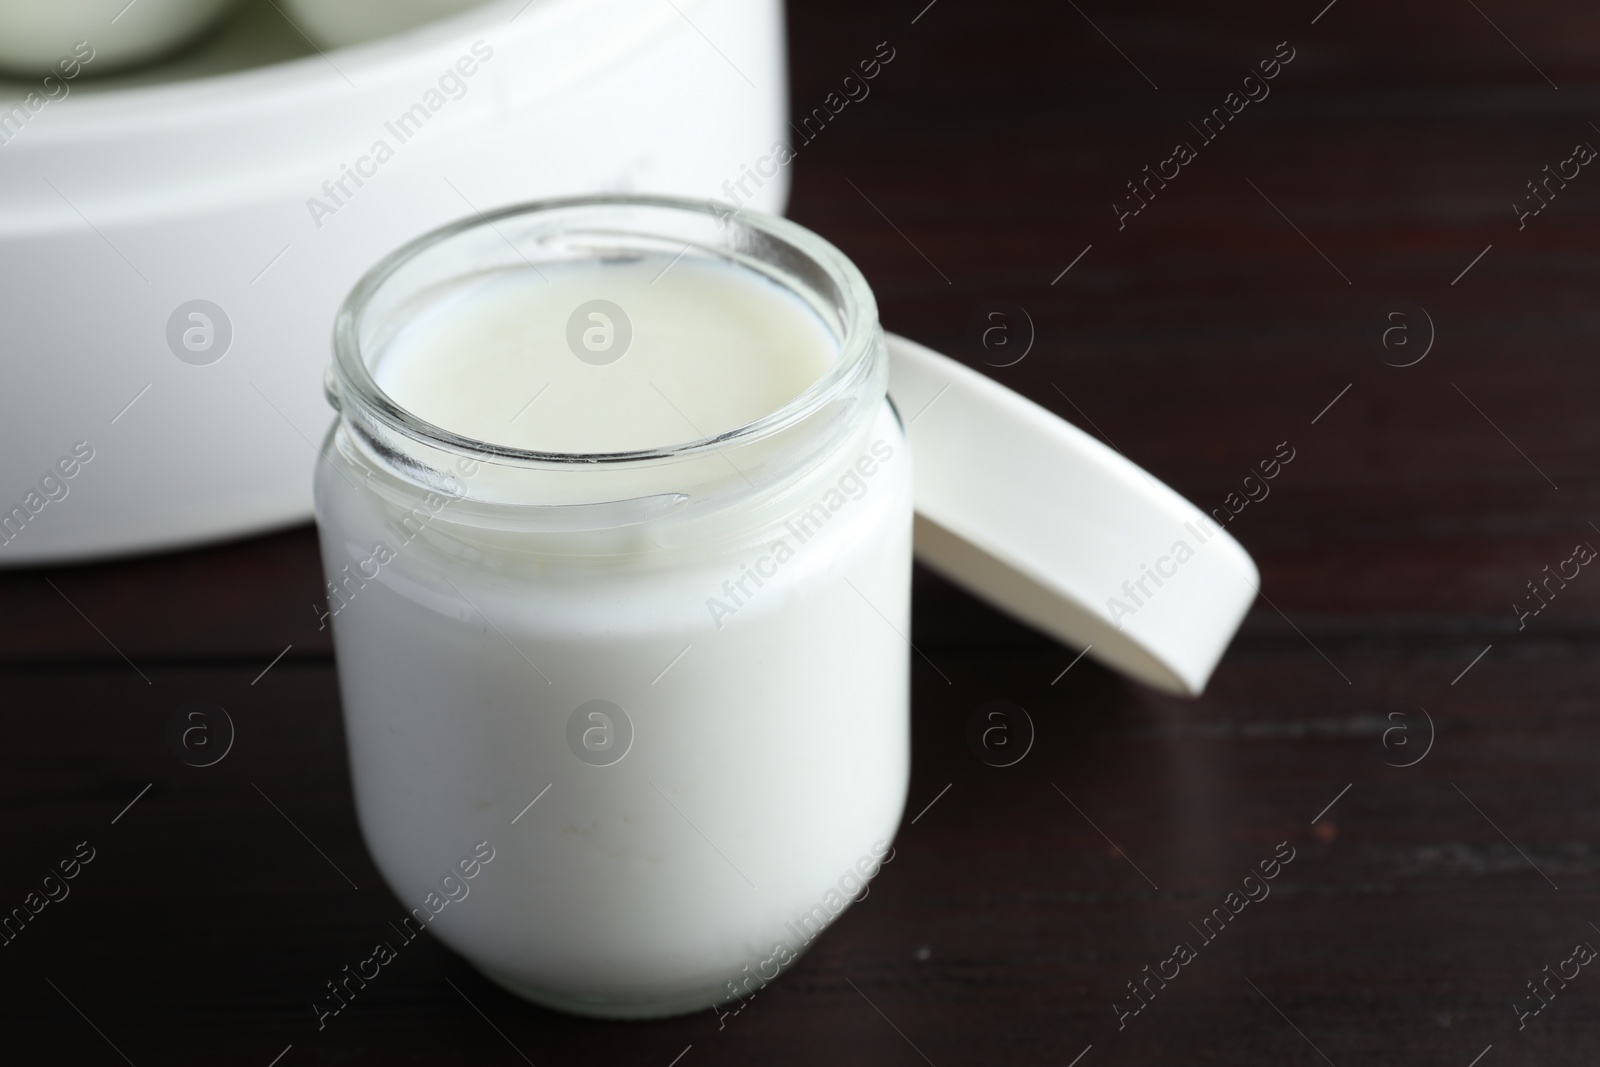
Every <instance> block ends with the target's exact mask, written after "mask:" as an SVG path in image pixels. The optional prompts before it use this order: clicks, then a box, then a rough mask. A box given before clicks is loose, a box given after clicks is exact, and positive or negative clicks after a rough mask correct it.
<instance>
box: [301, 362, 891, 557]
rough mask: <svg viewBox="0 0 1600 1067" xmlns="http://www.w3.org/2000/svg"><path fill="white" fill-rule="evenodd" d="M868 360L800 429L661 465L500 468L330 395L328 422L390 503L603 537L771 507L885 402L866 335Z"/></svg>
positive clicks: (469, 521)
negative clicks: (423, 501)
mask: <svg viewBox="0 0 1600 1067" xmlns="http://www.w3.org/2000/svg"><path fill="white" fill-rule="evenodd" d="M875 334H876V336H875V337H874V338H873V339H872V344H871V346H870V348H869V357H870V358H868V359H864V360H861V361H860V362H859V363H858V365H857V366H856V368H855V371H854V373H853V374H851V375H850V376H849V377H848V378H845V379H843V380H842V382H841V388H839V389H837V390H835V391H833V392H831V393H830V394H829V395H828V396H827V397H826V398H825V399H823V401H822V402H820V403H817V404H815V405H814V406H813V407H812V409H811V410H809V411H808V412H806V413H805V415H804V417H803V418H799V419H795V420H791V421H788V422H786V423H785V424H783V425H781V426H779V427H777V428H775V429H774V430H773V431H772V432H770V433H766V434H762V435H758V436H757V435H753V436H737V435H726V439H723V440H718V439H711V440H707V441H701V442H696V443H694V444H693V445H692V446H690V447H686V448H683V449H679V450H677V451H675V452H673V453H672V454H670V455H665V456H659V457H651V458H644V459H611V458H600V457H597V458H595V459H593V460H591V461H588V462H542V463H541V462H534V461H527V460H520V459H515V458H507V457H506V456H504V455H502V454H500V451H499V450H496V449H495V448H494V446H492V445H488V444H484V445H482V446H481V447H476V448H475V447H472V446H470V445H462V444H459V443H456V442H450V443H444V442H439V441H429V440H425V439H420V438H418V437H415V436H412V435H409V434H404V433H401V432H398V431H396V430H395V429H394V428H393V427H392V426H389V425H388V424H386V423H385V422H383V421H382V420H380V419H378V418H376V417H374V415H373V414H372V412H371V411H370V410H368V409H367V408H366V406H365V405H362V404H360V403H351V402H348V401H347V400H346V399H345V398H344V397H342V396H341V395H339V394H338V393H337V392H336V388H337V387H336V385H334V384H333V383H332V382H330V383H329V387H328V392H329V399H330V402H331V403H333V405H334V406H335V407H336V408H337V409H338V410H339V424H338V426H337V427H336V430H335V433H334V445H335V447H337V448H339V449H340V451H341V452H343V453H344V454H345V455H346V456H347V458H349V459H350V460H351V461H352V462H353V463H354V464H355V465H356V466H358V467H359V468H361V469H363V470H365V471H366V472H367V475H366V476H367V481H368V484H369V485H373V484H375V483H376V485H377V486H378V487H380V491H382V493H383V495H385V496H389V497H391V498H392V499H393V500H394V501H395V502H396V503H405V502H406V499H405V498H406V497H408V496H410V497H417V496H425V495H432V496H435V497H437V498H439V499H442V500H447V501H449V513H450V516H451V519H452V521H454V522H457V523H462V524H466V525H473V526H481V527H485V528H490V529H517V530H526V531H529V532H535V531H548V532H563V531H581V530H600V529H611V528H616V527H623V526H634V525H639V524H642V523H649V522H654V521H657V520H660V519H664V518H667V517H668V516H677V517H679V518H681V519H682V520H684V521H693V520H694V519H696V518H697V517H699V516H702V515H706V514H709V513H712V512H719V511H723V510H726V509H733V508H738V507H741V506H749V505H759V504H760V503H761V502H762V501H765V500H770V499H774V498H777V497H780V496H782V495H783V494H784V493H785V492H786V491H787V490H788V489H789V488H790V487H792V486H794V485H796V484H797V483H799V482H801V481H803V480H804V479H805V478H806V476H807V475H808V474H810V473H811V472H813V471H815V470H816V469H817V468H818V467H820V466H823V465H826V464H828V463H829V462H830V461H831V460H833V459H834V458H836V457H837V456H838V455H839V454H840V453H841V452H842V451H843V450H847V449H848V448H850V447H851V446H852V444H853V443H854V442H856V441H857V439H858V438H860V436H861V435H862V434H863V433H864V432H865V430H866V427H867V426H868V425H869V424H870V423H871V422H872V421H873V419H874V418H875V417H876V415H877V412H878V410H879V408H880V407H881V406H882V404H883V402H884V397H885V394H886V392H887V386H888V355H887V351H886V349H885V347H884V342H883V337H882V333H881V331H875Z"/></svg>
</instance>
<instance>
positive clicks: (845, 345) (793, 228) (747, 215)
mask: <svg viewBox="0 0 1600 1067" xmlns="http://www.w3.org/2000/svg"><path fill="white" fill-rule="evenodd" d="M586 209H594V210H595V211H604V210H607V209H618V210H622V211H628V210H633V209H640V210H645V211H650V210H655V211H660V212H665V213H668V214H673V213H677V214H679V215H680V217H681V218H683V219H685V220H687V221H690V222H693V223H695V224H697V225H701V226H704V223H705V220H706V219H708V218H710V219H715V220H716V221H717V225H718V227H722V226H732V227H738V228H740V229H741V230H742V231H743V232H744V234H745V236H746V237H747V238H749V239H750V240H754V241H757V242H766V243H769V244H773V245H777V246H780V247H783V248H784V250H785V251H786V252H788V253H790V254H792V255H797V256H798V257H800V259H801V261H803V264H804V266H805V267H807V268H809V269H810V270H813V271H815V272H817V273H819V274H820V276H821V277H823V278H825V279H827V281H828V282H829V283H830V287H831V288H832V289H833V290H834V292H833V293H832V294H831V296H832V298H833V300H834V301H835V302H836V304H835V307H834V312H835V315H836V320H837V321H836V322H835V323H832V324H830V330H834V331H836V332H837V334H838V336H837V341H838V346H839V349H838V357H837V358H836V359H835V360H834V362H833V363H832V364H831V365H830V366H829V367H828V369H827V370H826V371H824V372H823V374H822V375H821V376H820V377H818V378H817V380H816V381H814V382H812V383H811V385H809V386H808V387H807V388H806V389H804V390H803V391H802V392H800V393H799V394H798V395H797V396H795V397H793V398H792V399H791V400H789V401H787V402H786V403H784V404H783V405H781V406H779V407H778V408H776V409H775V410H773V411H770V412H768V413H767V414H765V415H763V416H761V417H759V418H757V419H754V420H751V421H750V422H746V423H744V424H742V425H740V426H736V427H734V428H732V429H729V430H726V431H723V432H721V433H718V434H714V435H711V436H706V437H701V438H698V439H693V440H689V441H683V442H677V443H674V444H670V445H663V446H659V447H651V448H642V449H633V450H628V451H619V452H547V451H539V450H534V449H526V448H518V447H514V446H510V445H502V444H495V443H493V442H489V441H482V440H479V439H477V438H474V437H469V436H465V435H463V434H459V433H456V432H454V431H452V430H449V429H446V428H445V427H442V426H438V425H436V424H434V423H431V422H428V421H426V420H424V419H422V418H420V417H418V416H417V415H415V414H414V413H412V412H411V411H409V410H408V409H406V408H405V407H402V406H401V405H400V404H399V403H397V402H396V401H395V400H394V399H393V398H392V397H390V396H389V394H388V393H387V392H385V391H384V390H383V388H382V387H381V386H379V385H378V383H377V380H376V378H375V377H374V376H373V373H372V367H371V366H370V365H369V363H368V357H369V356H374V355H376V352H371V351H368V350H367V346H366V345H364V344H363V335H364V333H367V332H368V330H369V327H370V325H371V324H370V323H368V322H367V321H366V320H367V317H368V314H369V312H370V311H371V310H372V308H371V306H372V303H373V301H374V299H375V298H376V297H377V296H378V295H379V294H380V293H381V292H382V291H383V289H384V286H385V285H386V283H388V282H390V281H391V280H392V279H394V277H395V275H396V274H397V273H399V272H400V271H401V270H403V269H404V268H405V267H407V266H408V265H410V264H412V263H414V262H416V261H417V260H418V259H419V258H420V257H422V256H423V255H425V254H427V253H428V252H430V251H432V250H435V249H437V248H439V247H440V246H441V245H444V244H445V243H446V242H448V241H450V240H452V239H454V238H457V237H460V236H463V235H467V234H470V233H472V232H473V231H481V230H486V229H489V230H494V231H495V232H496V233H500V230H499V227H498V226H497V225H496V224H497V223H499V222H503V221H507V220H512V219H523V218H533V217H537V216H540V215H549V216H552V217H558V216H559V215H560V214H561V213H563V212H574V213H581V212H583V211H585V210H586ZM582 231H583V232H584V233H587V234H594V233H598V232H605V233H608V234H610V235H612V236H614V237H618V238H622V239H626V238H628V237H630V236H631V237H633V238H635V239H644V240H655V239H670V240H672V241H673V242H682V243H683V246H684V247H683V252H681V253H679V254H680V255H683V254H687V253H688V252H690V251H698V252H699V253H700V254H702V255H707V256H711V257H715V258H718V259H723V260H727V261H730V262H732V263H733V264H735V265H736V266H741V267H745V268H748V269H755V270H757V271H758V273H761V274H763V275H765V276H767V277H768V278H769V279H770V280H777V279H775V278H773V275H772V274H771V272H770V271H767V270H763V269H761V265H760V264H758V262H757V261H756V260H755V259H754V258H751V257H745V256H741V255H739V254H738V253H737V252H736V251H730V249H729V248H728V247H726V246H718V245H714V244H711V243H704V244H700V243H697V242H696V241H695V240H694V239H693V237H692V236H691V237H689V238H685V237H683V236H681V235H679V234H664V233H661V234H658V233H650V232H647V231H644V230H638V229H630V228H628V226H627V224H626V223H625V222H624V223H621V224H617V225H611V226H606V227H597V226H596V225H594V224H593V223H592V222H591V223H590V224H588V225H586V226H584V227H582ZM550 232H551V234H555V235H559V234H561V233H562V232H563V230H562V229H561V228H560V227H559V225H558V226H557V227H556V228H554V229H552V230H551V231H550ZM500 237H501V238H502V239H503V240H504V241H505V242H506V243H507V244H509V245H511V247H512V249H513V250H514V251H517V252H518V254H519V255H520V254H521V252H520V250H519V249H517V248H516V246H515V244H512V242H511V239H510V238H508V237H505V235H504V234H503V233H500ZM745 243H746V244H748V243H749V241H748V240H747V241H746V242H745ZM524 258H526V257H524ZM800 284H804V281H803V280H801V281H800ZM877 336H878V309H877V302H876V300H875V299H874V297H873V295H872V290H871V288H870V287H869V286H868V285H867V281H866V278H865V277H863V276H862V274H861V271H860V270H859V269H858V268H857V267H856V265H855V264H854V263H852V262H850V260H849V258H848V257H846V256H845V255H844V253H842V252H840V251H839V249H837V248H835V247H834V246H833V244H832V243H830V242H829V241H827V240H824V239H823V238H822V237H819V236H818V235H817V234H815V233H812V232H811V231H810V230H807V229H806V228H805V227H803V226H800V225H797V224H796V223H793V222H790V221H788V220H787V219H783V218H779V217H777V216H774V215H768V214H765V213H763V212H758V211H753V210H749V209H738V210H735V209H734V208H733V206H732V205H728V204H722V203H719V202H717V201H712V200H705V201H697V200H690V199H686V198H681V197H670V196H636V195H624V194H603V195H591V196H580V197H563V198H555V199H547V200H534V201H528V202H524V203H520V204H514V205H511V206H508V207H504V208H499V209H496V210H494V211H490V212H478V213H476V214H474V215H471V216H468V217H465V218H462V219H460V220H458V221H456V222H453V223H449V224H447V225H444V226H441V227H439V228H437V229H434V230H431V231H429V232H428V233H425V234H423V235H422V236H420V237H417V238H415V239H413V240H411V241H409V242H407V243H406V244H404V245H402V246H400V247H399V248H397V249H396V250H395V251H393V252H391V253H390V254H389V255H387V256H385V257H384V258H383V259H381V260H380V261H378V263H376V264H375V265H374V266H373V267H372V268H370V269H369V270H368V271H367V272H366V273H365V274H364V275H362V277H361V279H360V280H359V281H358V282H357V283H356V285H355V287H354V288H353V289H352V290H351V291H350V294H349V296H347V297H346V298H345V300H344V303H343V304H342V305H341V306H340V308H339V312H338V315H337V317H336V318H335V320H334V329H333V365H332V367H331V368H330V372H329V376H328V380H327V392H328V400H329V403H331V404H332V405H333V406H334V408H335V409H337V410H340V411H343V412H345V413H347V414H354V413H359V414H360V415H361V416H363V417H364V419H367V420H372V421H374V422H376V423H377V424H378V425H379V426H380V427H382V428H383V429H385V430H387V431H389V432H391V433H395V434H399V435H401V436H403V437H405V438H408V439H410V440H412V441H415V442H417V443H419V444H423V445H426V446H429V447H432V448H436V449H440V450H442V451H445V452H449V453H454V454H457V455H460V456H463V457H468V458H471V459H475V460H479V461H483V460H492V461H494V462H497V463H500V464H504V465H507V466H513V467H528V468H543V469H552V468H554V469H572V468H581V467H593V466H596V465H617V464H649V463H655V462H661V461H671V460H678V459H683V458H687V457H692V456H697V455H701V454H704V453H708V452H715V451H719V450H721V449H724V448H727V447H729V446H735V445H743V444H747V443H752V442H755V441H760V440H762V439H765V438H767V437H771V436H773V435H775V434H779V433H782V432H783V431H785V430H788V429H790V428H791V427H794V426H796V425H798V424H800V423H803V422H805V421H806V420H807V419H809V418H810V417H811V416H812V415H814V414H815V413H817V412H818V411H820V410H822V409H823V408H826V407H828V406H829V405H831V404H833V403H834V402H836V401H837V400H838V399H839V398H840V397H841V395H842V394H845V393H847V392H848V391H849V390H851V389H852V388H854V387H855V386H856V385H857V384H858V383H859V382H860V380H861V379H862V378H863V377H864V376H865V375H866V374H868V373H870V370H871V366H872V363H873V359H874V355H875V351H876V345H877ZM376 347H378V348H381V347H382V346H381V345H379V346H376ZM352 409H354V411H352Z"/></svg>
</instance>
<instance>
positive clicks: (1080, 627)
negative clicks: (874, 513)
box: [887, 334, 1260, 696]
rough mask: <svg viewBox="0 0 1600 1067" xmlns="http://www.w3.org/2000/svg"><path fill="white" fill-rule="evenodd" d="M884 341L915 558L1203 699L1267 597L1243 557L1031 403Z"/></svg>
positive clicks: (904, 344)
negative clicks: (909, 490)
mask: <svg viewBox="0 0 1600 1067" xmlns="http://www.w3.org/2000/svg"><path fill="white" fill-rule="evenodd" d="M887 340H888V348H889V364H890V371H889V377H890V383H889V392H890V394H891V396H892V397H893V398H894V402H895V406H896V407H897V408H898V409H899V411H900V415H901V418H902V419H903V420H904V422H905V426H906V432H907V434H908V436H909V437H910V438H911V443H912V454H913V456H914V457H915V463H914V470H915V483H916V484H915V497H916V533H915V539H916V553H917V556H918V558H919V559H921V560H922V561H923V562H924V563H926V564H927V565H929V566H931V567H932V568H933V569H934V570H936V571H939V572H940V573H942V574H943V575H945V577H947V578H949V579H951V580H952V581H954V582H955V583H956V584H957V585H960V586H963V587H964V588H966V589H967V590H968V591H969V592H971V593H972V594H973V595H975V596H977V597H978V598H979V599H981V600H985V601H987V602H989V603H991V604H993V605H994V606H995V607H997V608H999V609H1001V610H1003V611H1005V612H1007V613H1009V614H1012V615H1015V616H1017V617H1019V618H1021V619H1023V620H1025V621H1027V622H1029V623H1031V624H1033V625H1034V626H1037V627H1038V628H1040V629H1041V630H1044V631H1045V632H1046V633H1048V634H1050V635H1051V636H1053V637H1055V638H1057V639H1059V640H1061V641H1064V642H1066V643H1067V644H1069V645H1072V646H1074V647H1076V648H1079V649H1082V650H1084V652H1085V653H1086V654H1087V655H1089V656H1091V657H1092V658H1094V659H1096V660H1099V661H1100V662H1101V663H1104V664H1105V665H1106V666H1108V667H1110V668H1112V669H1113V670H1117V671H1120V672H1122V673H1124V674H1128V675H1131V676H1132V677H1134V678H1136V679H1138V680H1139V681H1142V682H1145V683H1146V684H1148V685H1152V686H1155V687H1156V688H1158V689H1162V690H1166V691H1167V692H1172V693H1179V694H1183V695H1186V696H1198V695H1199V694H1200V692H1201V691H1202V690H1203V689H1204V688H1205V685H1206V682H1207V680H1208V679H1209V678H1210V677H1211V672H1212V671H1213V670H1214V669H1215V667H1216V665H1217V661H1218V660H1220V659H1221V658H1222V654H1223V652H1224V651H1226V650H1227V647H1228V642H1229V641H1231V640H1232V639H1233V635H1234V633H1235V632H1236V631H1237V630H1238V628H1239V623H1240V622H1241V621H1242V620H1243V619H1244V616H1245V613H1246V612H1247V611H1248V610H1249V608H1250V605H1251V603H1252V602H1254V600H1255V597H1256V593H1257V591H1258V590H1259V585H1260V577H1259V574H1258V572H1257V570H1256V566H1255V563H1254V562H1253V561H1252V560H1251V559H1250V555H1249V553H1247V552H1246V551H1245V550H1244V548H1243V546H1241V545H1240V544H1239V542H1237V541H1235V540H1234V539H1233V538H1232V537H1231V536H1229V535H1228V534H1227V533H1226V532H1224V531H1223V530H1221V529H1219V528H1218V527H1217V525H1216V524H1215V523H1214V522H1212V520H1211V519H1210V517H1209V516H1207V515H1206V514H1204V513H1203V512H1201V511H1200V509H1199V508H1197V507H1195V506H1194V505H1193V504H1191V503H1189V502H1188V501H1187V500H1185V499H1184V498H1183V497H1181V496H1179V495H1178V494H1177V493H1176V492H1175V491H1174V490H1172V489H1171V488H1169V487H1167V486H1166V485H1163V484H1162V483H1161V482H1159V481H1157V480H1156V479H1155V478H1154V477H1153V476H1152V475H1150V474H1149V473H1148V472H1146V471H1145V470H1144V469H1143V468H1141V467H1139V466H1138V465H1137V464H1135V463H1133V462H1132V461H1130V460H1128V459H1127V458H1125V457H1124V456H1122V455H1121V454H1120V453H1118V452H1116V451H1114V450H1112V449H1111V448H1108V447H1106V446H1105V445H1103V444H1101V443H1100V442H1099V441H1097V440H1095V439H1094V438H1093V437H1090V436H1089V435H1088V434H1086V433H1084V432H1083V431H1082V430H1080V429H1078V428H1077V427H1076V426H1073V425H1072V424H1071V423H1068V422H1066V421H1065V420H1063V419H1061V418H1058V417H1057V416H1056V415H1054V414H1053V413H1051V412H1049V411H1047V410H1045V409H1044V408H1042V407H1040V406H1039V405H1037V404H1035V403H1033V401H1031V400H1028V399H1027V398H1026V397H1024V396H1022V395H1020V394H1018V393H1016V392H1013V391H1012V390H1010V389H1008V388H1006V387H1005V386H1003V385H1001V384H1000V383H998V382H996V381H994V380H993V379H991V378H988V377H986V376H984V375H983V374H980V373H978V372H977V371H974V370H972V369H970V368H968V367H966V366H963V365H962V364H960V363H957V362H956V361H955V360H952V359H950V358H948V357H946V356H942V355H939V354H938V353H937V352H934V351H932V350H930V349H927V348H924V347H923V346H921V345H919V344H916V343H914V342H912V341H908V340H906V339H905V338H903V337H897V336H895V335H893V334H888V335H887Z"/></svg>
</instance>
